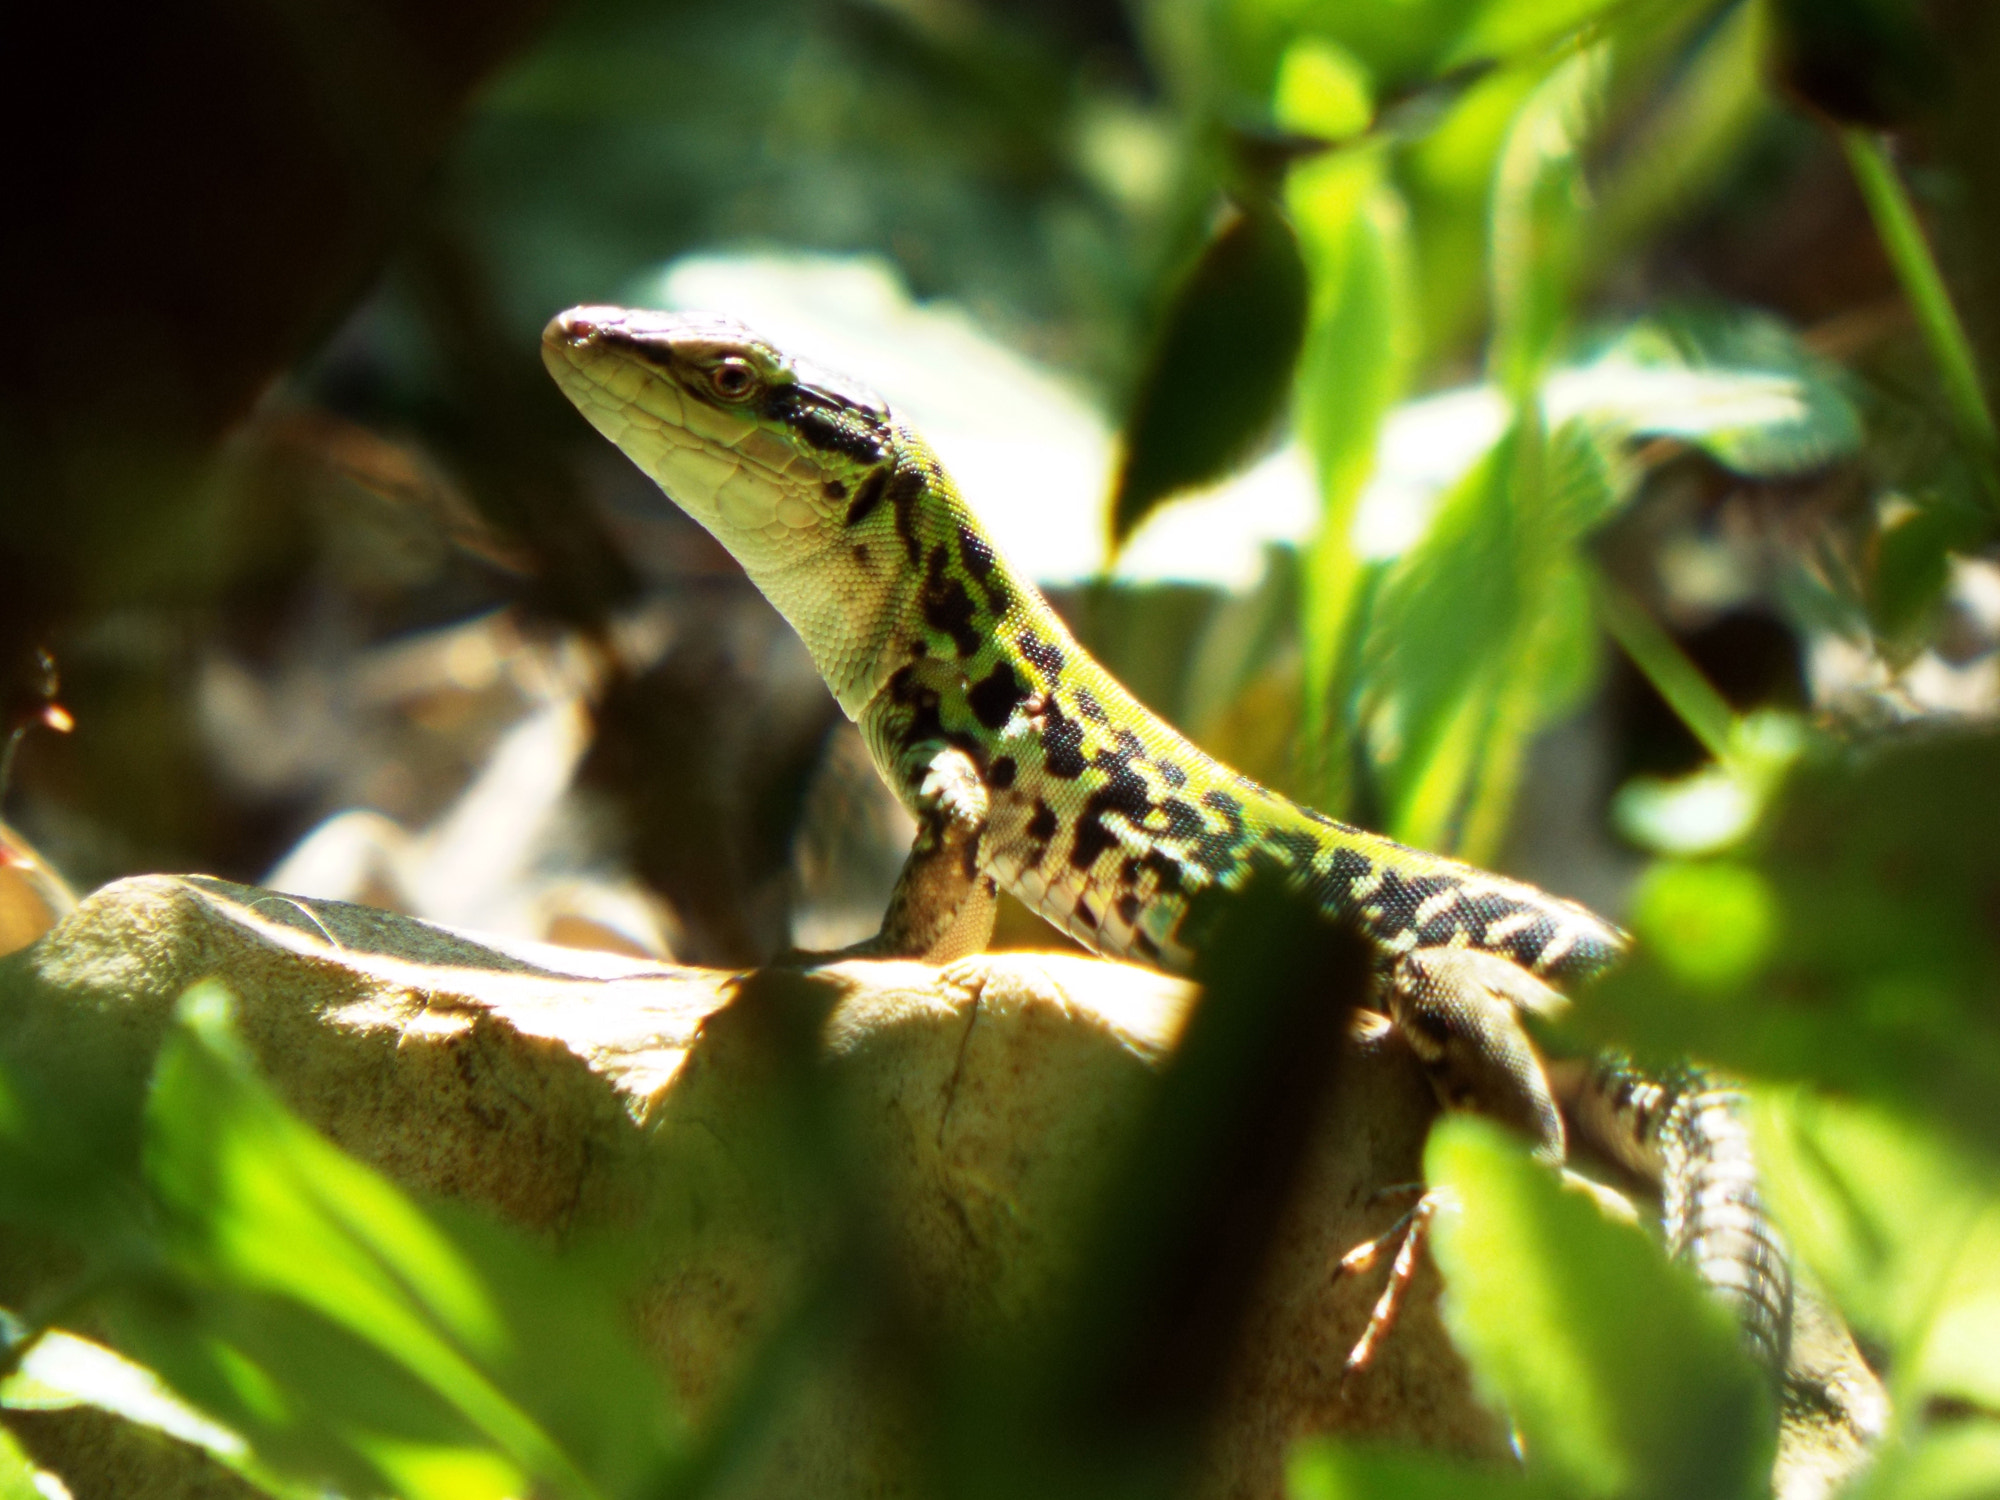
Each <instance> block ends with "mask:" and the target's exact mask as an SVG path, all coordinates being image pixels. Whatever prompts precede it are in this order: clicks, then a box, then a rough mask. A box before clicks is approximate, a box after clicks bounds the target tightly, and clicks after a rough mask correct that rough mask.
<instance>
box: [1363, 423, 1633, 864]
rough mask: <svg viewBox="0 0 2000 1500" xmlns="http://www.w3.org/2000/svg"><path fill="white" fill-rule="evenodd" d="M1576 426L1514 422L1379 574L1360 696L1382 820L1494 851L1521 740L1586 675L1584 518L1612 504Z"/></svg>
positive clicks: (1467, 848) (1589, 643) (1453, 844)
mask: <svg viewBox="0 0 2000 1500" xmlns="http://www.w3.org/2000/svg"><path fill="white" fill-rule="evenodd" d="M1593 450H1594V440H1593V439H1592V438H1591V436H1590V434H1589V433H1588V432H1587V431H1585V430H1582V429H1580V428H1570V429H1565V430H1564V431H1563V432H1561V433H1558V434H1557V435H1556V436H1555V438H1554V440H1553V441H1551V440H1550V439H1549V438H1548V437H1547V436H1546V435H1545V434H1544V432H1543V430H1542V428H1541V427H1540V425H1539V424H1538V423H1536V422H1533V421H1532V420H1530V421H1528V422H1526V423H1525V424H1523V425H1521V426H1517V427H1515V428H1514V429H1513V430H1512V431H1510V432H1509V433H1508V434H1507V436H1506V437H1504V438H1503V439H1502V440H1501V441H1500V442H1499V443H1498V444H1497V445H1495V446H1494V447H1493V448H1492V449H1491V450H1490V451H1489V452H1488V453H1487V454H1486V456H1485V457H1484V458H1483V459H1481V460H1480V461H1479V462H1478V463H1477V464H1476V465H1475V466H1474V467H1473V469H1472V471H1471V472H1470V473H1469V474H1468V475H1467V476H1466V478H1465V479H1464V480H1463V481H1461V482H1460V484H1459V485H1458V486H1457V487H1456V488H1455V489H1454V490H1453V491H1452V492H1451V493H1450V494H1449V495H1448V496H1447V497H1446V498H1445V500H1444V503H1443V504H1442V505H1441V506H1440V507H1439V509H1438V511H1437V514H1436V517H1435V519H1434V520H1433V521H1432V523H1431V525H1430V527H1429V529H1428V530H1427V531H1426V532H1425V534H1424V536H1423V539H1422V540H1421V541H1420V542H1418V543H1417V545H1415V546H1414V547H1412V548H1411V549H1410V550H1409V551H1408V552H1406V553H1405V554H1404V555H1403V556H1402V557H1400V558H1399V559H1398V560H1397V561H1396V563H1395V565H1394V566H1393V567H1392V568H1391V569H1390V570H1389V572H1388V573H1387V574H1386V575H1385V577H1384V579H1383V582H1382V585H1381V588H1380V591H1379V594H1378V597H1377V600H1376V604H1375V608H1374V610H1373V613H1372V616H1371V618H1370V620H1369V622H1368V631H1369V647H1368V655H1367V658H1366V660H1365V662H1364V679H1363V702H1364V704H1365V706H1366V709H1367V712H1368V714H1369V718H1368V720H1367V721H1366V722H1367V728H1368V734H1369V749H1370V752H1371V755H1372V757H1373V758H1374V760H1375V762H1376V764H1377V765H1378V766H1379V768H1380V774H1381V776H1382V782H1383V799H1384V803H1385V806H1386V808H1387V810H1388V820H1387V821H1388V826H1389V828H1390V830H1391V831H1392V832H1394V833H1395V834H1396V835H1397V836H1398V837H1400V838H1404V839H1408V840H1410V841H1411V842H1414V843H1417V844H1419V845H1421V846H1423V847H1428V848H1456V849H1459V850H1461V851H1463V852H1464V853H1465V854H1466V855H1467V857H1469V858H1473V859H1478V858H1480V857H1482V856H1486V857H1490V855H1491V852H1492V850H1493V849H1494V848H1495V847H1496V846H1497V844H1498V842H1499V839H1500V837H1501V835H1502V834H1503V833H1504V831H1505V815H1506V810H1507V807H1508V805H1509V804H1510V802H1511V797H1512V793H1513V789H1514V786H1515V784H1516V782H1517V780H1518V777H1519V774H1520V769H1521V756H1522V754H1523V752H1524V749H1525V746H1526V742H1527V739H1528V737H1529V736H1530V735H1532V734H1533V733H1534V732H1535V731H1536V730H1537V729H1538V728H1540V727H1541V726H1542V725H1543V724H1545V723H1547V722H1548V720H1549V719H1550V718H1551V717H1552V716H1554V715H1555V714H1557V713H1560V712H1561V711H1563V710H1564V709H1565V708H1566V707H1567V706H1568V705H1569V704H1570V703H1571V702H1572V701H1574V699H1575V696H1576V695H1577V694H1578V693H1579V692H1581V691H1582V689H1583V688H1584V686H1585V685H1586V684H1587V682H1588V680H1589V673H1590V670H1591V666H1592V664H1593V661H1594V655H1595V640H1594V635H1593V631H1592V626H1591V619H1590V602H1589V595H1588V591H1587V589H1586V588H1585V585H1584V579H1583V574H1582V572H1581V570H1580V567H1579V565H1578V563H1577V561H1576V557H1575V552H1574V548H1575V543H1576V540H1577V536H1578V534H1579V528H1580V527H1581V525H1582V524H1583V523H1585V522H1587V521H1591V520H1594V519H1596V518H1597V517H1598V516H1599V515H1600V514H1602V512H1603V511H1604V510H1605V509H1606V508H1607V507H1608V505H1609V504H1610V501H1611V491H1610V488H1609V486H1610V470H1609V469H1608V468H1607V467H1606V466H1605V465H1604V464H1603V463H1602V461H1601V455H1598V454H1596V453H1595V452H1594V451H1593Z"/></svg>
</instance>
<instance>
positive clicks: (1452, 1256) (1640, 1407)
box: [1425, 1116, 1775, 1497]
mask: <svg viewBox="0 0 2000 1500" xmlns="http://www.w3.org/2000/svg"><path fill="white" fill-rule="evenodd" d="M1425 1178H1426V1180H1428V1181H1430V1182H1431V1183H1434V1184H1437V1185H1439V1186H1443V1187H1448V1188H1449V1189H1450V1190H1451V1191H1452V1192H1453V1193H1455V1194H1456V1195H1457V1197H1458V1199H1459V1202H1460V1204H1461V1207H1460V1209H1459V1210H1458V1211H1457V1212H1452V1211H1447V1212H1446V1213H1444V1214H1443V1215H1441V1216H1440V1218H1439V1219H1438V1221H1437V1223H1436V1227H1435V1245H1436V1250H1437V1257H1438V1264H1439V1266H1440V1268H1441V1269H1442V1270H1443V1272H1444V1275H1445V1282H1446V1286H1447V1292H1446V1295H1445V1301H1444V1312H1445V1318H1446V1321H1447V1322H1448V1323H1449V1325H1450V1326H1451V1329H1452V1333H1453V1337H1454V1338H1456V1339H1457V1340H1458V1342H1459V1344H1460V1347H1462V1348H1463V1349H1465V1350H1466V1352H1467V1354H1468V1356H1469V1357H1470V1358H1471V1360H1472V1362H1473V1366H1474V1368H1475V1370H1476V1371H1477V1372H1478V1375H1479V1377H1480V1379H1481V1381H1482V1382H1483V1383H1484V1384H1485V1385H1486V1386H1487V1388H1488V1389H1489V1390H1491V1391H1492V1393H1493V1395H1494V1396H1495V1398H1496V1399H1498V1400H1499V1401H1500V1402H1502V1403H1503V1405H1504V1409H1505V1410H1506V1411H1507V1412H1508V1413H1509V1414H1510V1416H1511V1417H1512V1418H1513V1420H1514V1421H1515V1422H1516V1423H1517V1424H1518V1425H1519V1427H1520V1430H1521V1432H1522V1434H1523V1436H1524V1437H1525V1439H1526V1449H1527V1453H1528V1458H1529V1463H1530V1465H1531V1472H1532V1471H1536V1470H1539V1471H1540V1472H1541V1473H1543V1474H1546V1475H1554V1476H1560V1477H1561V1479H1562V1480H1563V1481H1564V1484H1565V1487H1566V1488H1570V1489H1572V1490H1574V1491H1575V1492H1577V1493H1582V1494H1592V1495H1609V1494H1618V1495H1627V1496H1645V1495H1656V1496H1661V1497H1669V1496H1672V1497H1681V1496H1687V1495H1705V1496H1716V1497H1720V1496H1728V1495H1741V1496H1746V1497H1747V1496H1751V1495H1756V1494H1760V1493H1763V1492H1764V1491H1765V1489H1766V1487H1767V1485H1768V1483H1769V1478H1768V1475H1769V1470H1770V1461H1771V1456H1772V1444H1773V1438H1774V1432H1775V1424H1774V1421H1773V1412H1772V1409H1771V1403H1770V1399H1769V1395H1768V1393H1767V1392H1766V1390H1765V1388H1764V1381H1763V1377H1762V1375H1761V1374H1760V1373H1759V1372H1758V1371H1757V1370H1756V1369H1755V1368H1754V1367H1753V1366H1752V1364H1751V1362H1750V1360H1749V1357H1748V1356H1747V1355H1746V1354H1745V1353H1744V1352H1743V1351H1742V1349H1741V1348H1740V1347H1739V1344H1738V1339H1737V1334H1736V1330H1735V1328H1734V1326H1733V1325H1732V1324H1731V1321H1730V1319H1729V1316H1728V1314H1727V1312H1726V1311H1724V1309H1722V1308H1721V1307H1720V1306H1719V1305H1718V1304H1716V1303H1715V1302H1714V1301H1713V1300H1711V1299H1710V1298H1709V1297H1707V1296H1706V1295H1704V1294H1703V1292H1702V1290H1701V1288H1700V1286H1699V1285H1698V1284H1697V1283H1696V1281H1695V1280H1694V1278H1693V1277H1691V1276H1689V1275H1688V1274H1687V1273H1686V1272H1685V1271H1682V1270H1680V1269H1678V1268H1675V1267H1673V1266H1670V1265H1668V1264H1667V1263H1666V1262H1665V1261H1664V1260H1663V1259H1662V1258H1661V1256H1660V1253H1659V1250H1658V1247H1657V1246H1655V1245H1654V1244H1652V1243H1651V1242H1650V1241H1649V1240H1648V1239H1647V1238H1646V1236H1645V1235H1643V1234H1642V1233H1640V1232H1638V1231H1637V1230H1635V1229H1634V1228H1633V1227H1632V1226H1631V1225H1627V1224H1618V1223H1614V1222H1612V1221H1611V1220H1609V1219H1607V1218H1606V1217H1605V1215H1604V1213H1603V1212H1602V1211H1601V1210H1600V1209H1599V1208H1598V1207H1597V1205H1596V1204H1595V1203H1594V1202H1593V1201H1592V1200H1591V1199H1590V1198H1589V1197H1588V1196H1587V1195H1585V1194H1582V1193H1579V1192H1575V1191H1572V1190H1567V1189H1565V1188H1563V1187H1562V1186H1561V1185H1560V1184H1559V1182H1558V1180H1557V1179H1556V1178H1555V1177H1554V1176H1553V1175H1551V1174H1550V1173H1549V1172H1548V1171H1547V1170H1546V1169H1545V1168H1542V1167H1539V1166H1537V1165H1536V1164H1535V1163H1534V1162H1533V1161H1532V1160H1531V1159H1530V1158H1529V1156H1528V1154H1527V1152H1526V1151H1525V1149H1523V1147H1522V1145H1521V1143H1520V1142H1518V1141H1515V1140H1512V1139H1510V1138H1508V1137H1506V1136H1505V1135H1504V1134H1503V1133H1502V1132H1501V1131H1500V1130H1498V1129H1497V1128H1496V1127H1495V1126H1493V1125H1491V1124H1490V1123H1488V1122H1486V1121H1484V1120H1479V1119H1476V1118H1471V1117H1467V1116H1453V1117H1449V1118H1447V1119H1445V1120H1443V1121H1441V1122H1440V1123H1439V1126H1438V1128H1437V1129H1436V1130H1435V1131H1434V1132H1433V1133H1432V1136H1431V1141H1430V1146H1429V1148H1428V1149H1427V1151H1426V1152H1425Z"/></svg>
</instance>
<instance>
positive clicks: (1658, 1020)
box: [1580, 731, 2000, 1160]
mask: <svg viewBox="0 0 2000 1500" xmlns="http://www.w3.org/2000/svg"><path fill="white" fill-rule="evenodd" d="M1996 786H2000V736H1996V735H1995V734H1993V733H1992V732H1991V731H1978V732H1960V733H1951V734H1945V733H1935V732H1933V733H1911V734H1906V735H1902V736H1897V737H1893V738H1890V739H1888V740H1886V741H1884V742H1882V743H1879V744H1875V745H1870V746H1866V747H1854V748H1846V749H1842V748H1839V747H1835V746H1832V745H1828V744H1819V745H1816V746H1814V747H1813V748H1812V751H1811V753H1810V754H1809V755H1808V757H1807V759H1806V760H1805V761H1803V762H1802V763H1801V764H1800V766H1799V767H1798V768H1797V769H1796V770H1795V771H1794V772H1793V773H1792V775H1791V776H1790V778H1789V780H1788V781H1787V782H1786V784H1785V785H1784V787H1783V789H1782V791H1781V792H1780V793H1779V795H1778V797H1777V799H1776V802H1775V805H1774V807H1773V810H1772V813H1771V816H1770V819H1769V820H1768V823H1767V826H1766V827H1765V828H1764V829H1763V830H1761V831H1760V832H1759V834H1758V835H1757V836H1756V837H1755V838H1754V839H1753V840H1752V841H1751V842H1750V843H1749V844H1748V845H1747V846H1746V847H1745V849H1744V850H1743V851H1742V855H1741V857H1742V859H1743V860H1744V864H1745V868H1747V869H1749V870H1752V871H1754V872H1755V873H1756V876H1757V878H1758V880H1759V881H1760V882H1761V883H1762V885H1763V887H1764V889H1765V890H1766V891H1767V892H1768V901H1769V907H1770V911H1771V914H1772V916H1773V917H1774V918H1775V922H1776V930H1775V941H1774V942H1773V944H1772V946H1771V950H1770V955H1769V958H1768V961H1767V962H1765V963H1764V964H1762V965H1761V966H1756V967H1755V968H1753V969H1749V970H1746V971H1744V972H1743V973H1741V974H1739V975H1737V976H1736V977H1735V978H1734V979H1732V980H1731V981H1730V982H1728V983H1720V982H1719V981H1717V982H1716V983H1709V982H1706V981H1707V980H1714V979H1716V976H1706V977H1705V982H1703V983H1700V984H1693V983H1690V982H1689V981H1688V980H1687V979H1686V978H1684V977H1680V976H1678V975H1676V973H1675V972H1674V970H1673V968H1672V967H1671V965H1670V964H1669V963H1668V961H1667V960H1666V958H1665V957H1664V954H1666V953H1667V952H1671V951H1691V950H1692V949H1693V948H1695V947H1697V946H1699V945H1700V944H1702V943H1703V942H1706V941H1708V940H1709V938H1710V937H1711V936H1712V934H1706V924H1707V923H1708V922H1709V920H1710V917H1709V914H1707V913H1705V912H1704V911H1703V910H1702V909H1701V907H1700V903H1699V902H1677V903H1668V904H1660V905H1655V906H1652V907H1646V906H1642V907H1641V909H1640V911H1639V912H1638V914H1637V915H1638V935H1639V943H1638V948H1637V952H1636V953H1635V955H1634V958H1633V960H1632V962H1630V963H1628V964H1626V965H1625V966H1623V967H1622V968H1621V969H1620V970H1619V971H1618V972H1617V973H1615V974H1613V975H1611V976H1609V978H1608V979H1607V980H1606V981H1605V982H1604V983H1603V984H1602V985H1600V986H1598V987H1597V988H1596V989H1595V990H1594V991H1593V995H1592V1004H1591V1006H1590V1007H1589V1008H1588V1013H1587V1015H1584V1016H1582V1017H1580V1019H1582V1020H1584V1021H1586V1022H1587V1024H1588V1025H1589V1026H1590V1028H1591V1030H1592V1032H1593V1034H1594V1035H1601V1036H1607V1037H1608V1036H1612V1035H1615V1036H1617V1037H1619V1038H1620V1039H1622V1040H1623V1041H1624V1042H1626V1043H1627V1044H1629V1045H1634V1046H1638V1047H1641V1048H1643V1049H1645V1050H1647V1051H1649V1052H1651V1053H1652V1054H1653V1055H1655V1056H1662V1055H1666V1056H1672V1055H1689V1054H1692V1055H1696V1056H1700V1057H1703V1058H1705V1059H1709V1060H1712V1061H1713V1062H1715V1063H1717V1064H1720V1065H1725V1066H1728V1067H1730V1068H1732V1069H1735V1070H1737V1071H1739V1072H1742V1073H1745V1074H1748V1075H1751V1076H1763V1077H1774V1078H1809V1079H1812V1080H1814V1081H1815V1083H1816V1084H1817V1085H1819V1086H1821V1087H1827V1088H1835V1089H1841V1090H1845V1091H1848V1092H1851V1093H1853V1094H1855V1095H1856V1096H1858V1097H1860V1098H1862V1099H1866V1100H1871V1101H1873V1102H1876V1103H1878V1104H1881V1105H1884V1106H1886V1107H1888V1108H1891V1109H1893V1110H1896V1111H1898V1112H1901V1113H1905V1114H1908V1115H1909V1116H1911V1117H1914V1118H1918V1119H1923V1120H1927V1121H1929V1122H1931V1124H1932V1125H1933V1126H1934V1127H1936V1128H1938V1129H1940V1130H1942V1131H1943V1132H1944V1134H1945V1138H1946V1139H1948V1140H1956V1141H1958V1142H1960V1143H1962V1144H1963V1145H1964V1146H1966V1147H1968V1148H1972V1149H1975V1150H1977V1151H1979V1152H1980V1153H1982V1154H1983V1155H1984V1156H1985V1157H1986V1158H1987V1159H1989V1160H1991V1159H1993V1158H1994V1157H1995V1156H1996V1154H2000V1117H1996V1114H1995V1112H1994V1110H1993V1107H1992V1101H1993V1099H1994V1098H1995V1097H2000V1019H1996V1017H2000V928H1996V927H1995V924H1994V922H1993V917H1992V913H1993V912H1994V911H1995V910H1996V909H2000V797H1996V796H1995V794H1994V788H1995V787H1996ZM1658 878H1662V879H1666V878H1668V877H1658ZM1675 878H1678V877H1675ZM1757 899H1758V901H1759V903H1760V904H1762V902H1763V900H1764V898H1762V897H1760V898H1757ZM1762 920H1763V919H1762V918H1759V919H1758V921H1759V922H1761V921H1762ZM1705 934H1706V935H1705Z"/></svg>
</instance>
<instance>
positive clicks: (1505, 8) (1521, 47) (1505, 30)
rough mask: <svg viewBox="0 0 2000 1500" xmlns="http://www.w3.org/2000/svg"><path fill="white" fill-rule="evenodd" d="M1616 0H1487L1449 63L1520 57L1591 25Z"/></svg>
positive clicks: (1465, 32)
mask: <svg viewBox="0 0 2000 1500" xmlns="http://www.w3.org/2000/svg"><path fill="white" fill-rule="evenodd" d="M1616 3H1617V0H1487V3H1486V4H1484V5H1482V6H1481V7H1480V8H1479V10H1478V13H1477V14H1476V15H1475V16H1474V17H1473V19H1472V24H1471V25H1469V26H1467V27H1466V28H1465V31H1464V32H1463V33H1462V34H1461V35H1460V37H1459V39H1458V41H1457V42H1456V43H1454V44H1453V46H1452V49H1451V51H1450V52H1449V53H1448V54H1447V56H1446V59H1445V63H1444V65H1445V66H1446V67H1462V66H1464V65H1465V64H1467V63H1471V62H1476V61H1478V60H1480V59H1482V58H1503V57H1519V56H1521V55H1522V54H1524V53H1527V52H1530V51H1533V50H1536V49H1539V48H1543V47H1547V46H1548V45H1550V44H1551V43H1552V42H1554V41H1556V40H1557V39H1558V38H1561V37H1563V36H1566V35H1567V34H1569V33H1571V32H1574V31H1577V30H1579V29H1581V28H1583V27H1585V26H1588V25H1590V24H1591V23H1592V22H1594V21H1595V20H1597V18H1598V17H1599V16H1601V15H1602V14H1603V13H1604V12H1605V11H1607V10H1610V9H1612V8H1613V7H1614V6H1615V4H1616Z"/></svg>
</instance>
